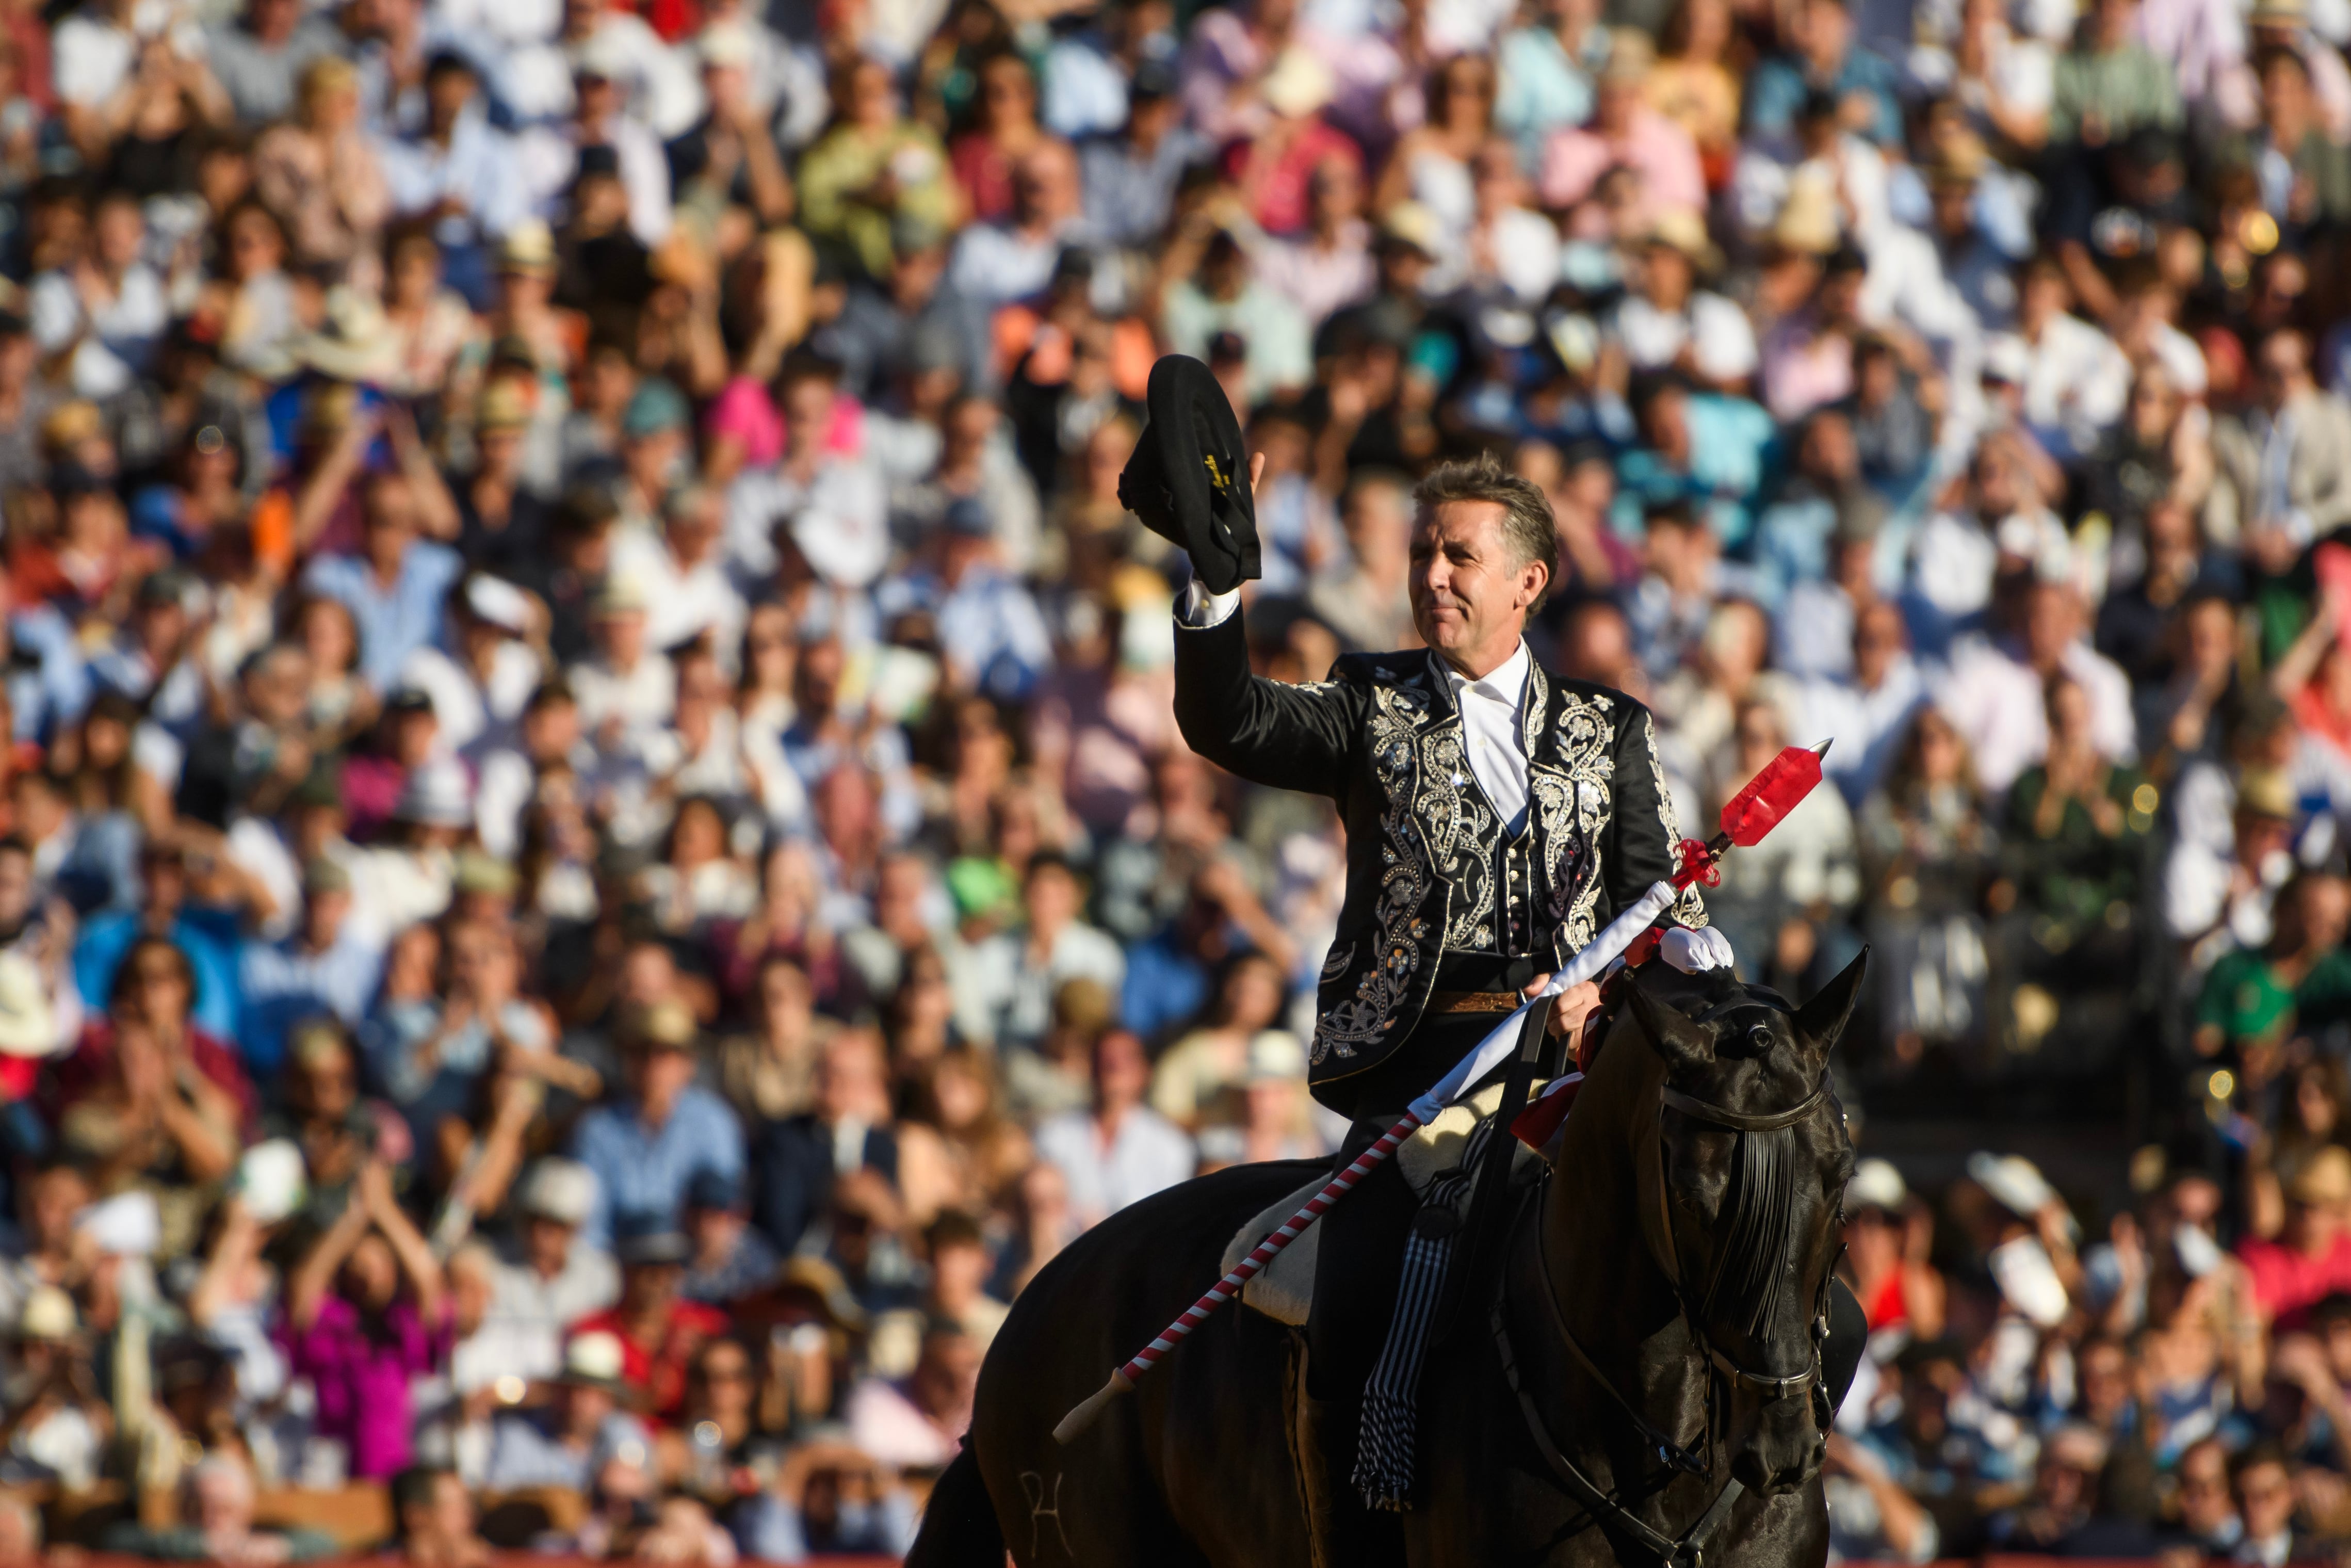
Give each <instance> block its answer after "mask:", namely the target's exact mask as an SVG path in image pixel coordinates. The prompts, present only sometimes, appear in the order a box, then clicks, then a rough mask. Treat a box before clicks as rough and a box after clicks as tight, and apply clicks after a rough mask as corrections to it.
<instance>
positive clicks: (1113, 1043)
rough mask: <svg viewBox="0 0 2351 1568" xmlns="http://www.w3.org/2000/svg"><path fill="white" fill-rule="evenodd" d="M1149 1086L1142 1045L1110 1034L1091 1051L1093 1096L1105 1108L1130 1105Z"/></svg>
mask: <svg viewBox="0 0 2351 1568" xmlns="http://www.w3.org/2000/svg"><path fill="white" fill-rule="evenodd" d="M1150 1085H1151V1063H1150V1061H1149V1060H1148V1059H1147V1058H1145V1057H1144V1054H1143V1042H1142V1041H1141V1040H1137V1039H1135V1038H1134V1036H1133V1035H1131V1034H1129V1033H1127V1032H1126V1031H1125V1030H1112V1031H1111V1032H1110V1033H1108V1034H1106V1035H1104V1036H1102V1043H1100V1044H1099V1045H1097V1046H1095V1047H1094V1092H1095V1093H1096V1095H1097V1096H1098V1097H1099V1098H1100V1099H1101V1101H1102V1103H1103V1104H1104V1105H1116V1106H1125V1105H1133V1104H1135V1103H1138V1102H1139V1101H1141V1100H1142V1098H1143V1092H1144V1090H1145V1089H1147V1088H1149V1087H1150Z"/></svg>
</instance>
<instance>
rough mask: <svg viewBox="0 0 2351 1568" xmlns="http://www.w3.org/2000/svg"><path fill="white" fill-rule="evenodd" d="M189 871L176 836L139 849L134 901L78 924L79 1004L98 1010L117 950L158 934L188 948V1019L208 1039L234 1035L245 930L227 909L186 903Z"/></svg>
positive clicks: (118, 958) (106, 996) (110, 985)
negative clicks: (192, 990) (192, 986)
mask: <svg viewBox="0 0 2351 1568" xmlns="http://www.w3.org/2000/svg"><path fill="white" fill-rule="evenodd" d="M188 873H189V866H188V860H187V855H186V853H185V852H184V851H183V850H182V849H181V848H180V846H179V845H178V844H176V843H159V842H151V843H149V844H148V845H147V846H146V847H145V848H144V849H142V850H141V851H140V853H139V876H140V882H141V890H142V896H141V903H140V905H139V907H138V908H136V909H116V910H110V911H109V912H107V913H105V914H103V915H94V916H92V917H91V918H90V920H89V922H88V923H87V924H86V925H83V926H82V928H81V940H80V941H79V942H78V943H76V944H75V945H74V956H73V967H74V986H75V988H77V989H78V990H79V991H80V992H81V999H82V1004H83V1005H84V1006H85V1007H88V1008H89V1009H91V1010H92V1011H93V1012H102V1011H104V1010H105V1009H106V1007H107V1004H108V1002H109V1000H110V998H111V997H112V994H113V989H114V972H115V971H116V970H117V969H119V968H120V967H121V966H122V959H123V956H124V955H125V954H127V953H129V952H130V951H131V946H132V945H133V944H134V943H136V942H137V941H138V940H139V939H140V938H141V936H162V937H164V938H166V939H168V940H169V941H171V942H172V944H173V945H174V946H177V947H178V948H179V949H180V951H181V952H183V953H184V954H186V955H187V956H188V967H189V968H190V969H191V970H192V971H193V974H194V977H195V983H196V995H195V1001H194V1004H193V1006H192V1007H191V1008H190V1009H189V1012H188V1016H189V1018H190V1019H191V1020H192V1021H193V1023H194V1024H195V1025H196V1027H198V1028H199V1029H202V1030H204V1032H205V1033H207V1034H209V1035H212V1036H213V1037H214V1038H215V1039H218V1040H235V1039H236V1038H237V1032H236V1026H237V1018H238V1013H239V1010H240V996H241V991H240V988H239V985H238V981H237V966H238V962H239V958H240V956H241V953H242V951H243V948H244V946H245V936H244V933H243V932H242V931H241V930H240V929H239V927H238V921H237V917H236V915H234V914H232V913H230V912H229V911H227V910H223V909H210V908H205V907H203V906H201V905H194V904H189V903H188V902H187V899H188Z"/></svg>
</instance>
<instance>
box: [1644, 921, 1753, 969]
mask: <svg viewBox="0 0 2351 1568" xmlns="http://www.w3.org/2000/svg"><path fill="white" fill-rule="evenodd" d="M1657 956H1659V957H1660V958H1663V959H1664V960H1665V961H1666V962H1667V963H1668V964H1671V965H1672V966H1673V967H1675V968H1677V969H1679V970H1680V971H1681V972H1682V973H1683V974H1685V975H1695V974H1697V973H1698V971H1699V970H1701V969H1728V968H1729V967H1732V966H1733V965H1734V964H1736V963H1737V962H1738V959H1737V957H1736V956H1735V955H1733V954H1732V952H1731V951H1730V938H1729V937H1728V936H1724V935H1723V934H1722V933H1721V932H1719V931H1717V930H1716V929H1715V928H1714V927H1713V926H1711V925H1703V926H1700V927H1699V928H1698V929H1697V930H1695V931H1693V930H1691V929H1689V928H1688V927H1687V926H1686V925H1677V926H1675V927H1674V928H1673V929H1672V930H1671V931H1668V932H1667V933H1666V935H1665V938H1664V940H1662V941H1660V942H1659V943H1658V944H1657Z"/></svg>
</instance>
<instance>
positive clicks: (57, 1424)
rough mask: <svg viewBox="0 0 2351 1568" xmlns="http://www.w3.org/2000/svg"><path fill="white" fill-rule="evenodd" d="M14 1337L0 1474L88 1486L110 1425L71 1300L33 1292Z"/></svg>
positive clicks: (42, 1289) (53, 1292)
mask: <svg viewBox="0 0 2351 1568" xmlns="http://www.w3.org/2000/svg"><path fill="white" fill-rule="evenodd" d="M14 1338H15V1341H16V1364H17V1367H18V1372H17V1375H16V1378H15V1379H13V1380H12V1381H11V1384H10V1385H9V1395H8V1399H7V1414H6V1421H5V1427H6V1430H7V1433H8V1438H7V1447H6V1448H5V1452H4V1453H0V1473H5V1471H7V1470H13V1471H15V1472H16V1474H15V1475H13V1476H11V1477H10V1478H9V1479H12V1480H52V1481H59V1482H62V1483H64V1484H65V1485H67V1486H69V1487H87V1486H89V1484H90V1483H91V1482H92V1481H94V1480H96V1479H98V1467H99V1458H100V1457H101V1455H102V1453H103V1450H104V1448H105V1444H106V1440H107V1437H108V1435H109V1434H110V1432H111V1431H112V1429H113V1421H112V1419H111V1416H110V1412H109V1411H108V1409H107V1407H106V1404H105V1402H104V1401H103V1400H101V1399H100V1398H99V1394H98V1384H97V1380H96V1378H95V1376H94V1375H93V1374H92V1371H91V1367H90V1361H89V1346H88V1345H87V1344H86V1343H84V1341H83V1337H82V1326H81V1314H80V1313H79V1312H78V1311H77V1310H76V1309H75V1307H74V1300H73V1298H72V1297H71V1296H69V1295H68V1294H67V1293H66V1292H65V1291H62V1290H60V1289H58V1288H57V1286H55V1285H37V1286H35V1287H34V1288H33V1290H32V1291H30V1292H29V1293H27V1294H26V1297H25V1301H24V1305H23V1306H22V1308H20V1309H19V1311H18V1312H17V1314H16V1326H15V1329H14Z"/></svg>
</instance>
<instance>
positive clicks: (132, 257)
mask: <svg viewBox="0 0 2351 1568" xmlns="http://www.w3.org/2000/svg"><path fill="white" fill-rule="evenodd" d="M94 227H95V231H96V232H95V233H94V234H93V235H91V238H92V239H93V240H95V241H96V243H97V249H98V255H99V260H100V261H102V262H104V263H105V264H106V265H107V266H109V267H114V268H116V269H118V270H119V269H120V268H122V267H128V266H130V265H131V263H132V262H134V261H136V260H138V259H139V252H140V248H141V246H144V245H145V244H146V241H147V223H146V220H145V219H144V218H143V217H141V215H140V212H139V204H137V203H136V202H122V201H110V202H107V203H105V204H103V205H101V206H100V207H99V209H98V219H97V222H96V224H95V225H94Z"/></svg>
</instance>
